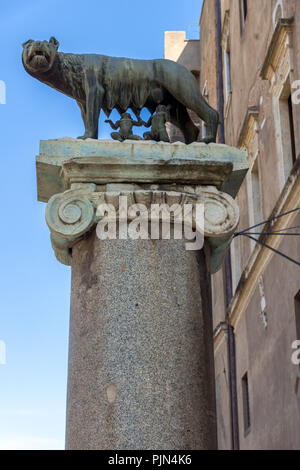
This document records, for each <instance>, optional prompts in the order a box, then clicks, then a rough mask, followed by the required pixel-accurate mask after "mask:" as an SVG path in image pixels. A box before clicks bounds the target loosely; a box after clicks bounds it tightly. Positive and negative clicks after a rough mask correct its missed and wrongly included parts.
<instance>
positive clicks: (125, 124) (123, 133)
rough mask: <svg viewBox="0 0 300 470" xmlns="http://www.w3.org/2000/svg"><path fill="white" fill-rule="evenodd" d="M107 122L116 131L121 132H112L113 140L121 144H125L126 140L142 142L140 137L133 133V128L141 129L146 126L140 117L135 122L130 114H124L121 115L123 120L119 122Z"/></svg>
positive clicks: (108, 120)
mask: <svg viewBox="0 0 300 470" xmlns="http://www.w3.org/2000/svg"><path fill="white" fill-rule="evenodd" d="M105 122H107V123H108V124H109V125H110V127H111V128H112V129H114V130H115V131H116V130H117V129H119V128H120V131H119V132H112V133H111V134H110V135H111V138H112V139H114V140H118V141H119V142H123V141H124V140H126V139H129V140H142V138H141V137H140V136H139V135H135V134H133V132H132V128H133V126H138V127H140V126H142V125H143V124H144V123H143V121H142V120H141V119H140V117H139V118H138V120H137V121H134V120H133V119H132V117H131V116H130V114H129V113H123V114H122V115H121V119H119V120H118V121H117V122H115V123H113V122H112V121H111V120H110V119H106V121H105Z"/></svg>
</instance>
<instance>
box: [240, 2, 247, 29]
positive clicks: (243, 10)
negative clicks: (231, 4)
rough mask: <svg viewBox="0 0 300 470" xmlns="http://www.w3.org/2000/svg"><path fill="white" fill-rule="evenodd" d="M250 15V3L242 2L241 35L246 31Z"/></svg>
mask: <svg viewBox="0 0 300 470" xmlns="http://www.w3.org/2000/svg"><path fill="white" fill-rule="evenodd" d="M247 15H248V1H247V0H240V17H241V33H242V32H243V31H244V28H245V23H246V19H247Z"/></svg>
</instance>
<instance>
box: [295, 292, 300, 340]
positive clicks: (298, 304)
mask: <svg viewBox="0 0 300 470" xmlns="http://www.w3.org/2000/svg"><path fill="white" fill-rule="evenodd" d="M295 316H296V333H297V340H298V341H300V290H299V292H298V294H297V295H296V297H295Z"/></svg>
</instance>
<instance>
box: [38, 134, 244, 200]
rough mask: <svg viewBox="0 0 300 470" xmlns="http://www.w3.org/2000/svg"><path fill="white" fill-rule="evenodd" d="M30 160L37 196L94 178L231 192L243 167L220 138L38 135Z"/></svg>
mask: <svg viewBox="0 0 300 470" xmlns="http://www.w3.org/2000/svg"><path fill="white" fill-rule="evenodd" d="M83 157H84V158H83ZM36 165H37V183H38V199H39V200H40V201H43V202H47V201H48V199H49V198H50V197H51V196H53V195H54V194H57V193H59V192H62V190H63V189H68V188H69V187H70V184H71V183H72V182H88V183H95V182H96V181H95V179H97V182H98V184H103V183H113V182H115V183H116V182H120V183H121V182H124V183H125V182H127V183H128V182H130V183H159V182H160V183H162V182H164V183H167V182H169V183H170V182H171V183H174V182H176V183H177V184H178V183H180V182H183V183H185V184H195V185H199V184H207V185H214V186H216V187H217V188H218V189H221V190H222V191H224V192H226V193H228V194H230V195H231V196H232V197H235V196H236V194H237V191H238V190H239V188H240V185H241V184H242V181H243V179H244V177H245V175H246V172H247V170H248V164H247V155H246V152H244V151H243V150H238V149H235V148H232V147H228V146H226V145H221V144H209V145H206V144H203V143H194V144H191V145H184V144H182V143H178V142H177V143H174V144H171V145H170V144H168V143H162V142H161V143H153V142H150V141H145V142H143V141H141V142H132V141H125V142H122V143H120V142H116V141H98V140H93V139H88V140H86V141H82V140H77V139H70V138H64V139H59V140H48V141H41V145H40V155H39V156H38V157H37V161H36ZM62 168H63V172H61V170H62ZM91 178H92V179H91Z"/></svg>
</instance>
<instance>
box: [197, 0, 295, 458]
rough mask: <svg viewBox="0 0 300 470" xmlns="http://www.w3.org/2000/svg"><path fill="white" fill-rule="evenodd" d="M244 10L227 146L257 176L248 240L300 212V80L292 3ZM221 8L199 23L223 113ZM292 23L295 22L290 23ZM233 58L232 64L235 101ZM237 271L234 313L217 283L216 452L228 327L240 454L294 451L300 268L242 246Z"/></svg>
mask: <svg viewBox="0 0 300 470" xmlns="http://www.w3.org/2000/svg"><path fill="white" fill-rule="evenodd" d="M247 3H248V12H247V16H246V19H245V22H244V27H243V26H242V25H241V12H240V2H239V1H238V0H221V16H222V47H223V51H222V52H223V78H224V99H225V101H224V113H225V140H226V144H228V145H231V146H238V147H239V146H243V147H246V148H247V150H248V161H249V166H250V170H249V173H248V175H247V178H246V180H245V181H244V183H243V185H242V187H241V189H240V192H239V194H238V197H237V202H238V205H239V206H240V208H241V220H240V229H241V230H242V229H245V228H247V227H249V226H251V225H254V224H255V223H257V222H258V221H263V220H266V219H268V218H269V217H271V216H276V215H279V214H280V213H283V212H285V211H287V210H291V209H294V208H296V207H299V206H300V204H299V201H300V184H299V178H300V177H299V158H298V159H297V161H295V160H294V161H292V160H290V161H287V153H289V152H290V147H289V146H290V145H291V144H290V138H291V137H290V129H289V122H288V115H287V114H286V112H285V109H287V108H285V107H286V106H287V98H288V97H289V95H290V93H291V90H290V88H289V87H290V86H291V85H292V83H293V81H294V80H299V79H300V47H299V45H298V42H297V40H296V38H297V37H298V30H299V28H300V4H299V2H297V1H294V0H283V1H280V0H279V1H277V0H251V1H249V0H248V2H247ZM214 6H215V2H211V1H209V0H205V1H204V4H203V10H202V15H201V20H200V26H201V40H200V45H201V52H200V56H201V80H200V83H201V86H203V85H204V83H207V89H208V90H209V92H208V98H209V102H210V104H212V105H217V103H216V97H217V82H216V78H217V67H216V61H214V56H215V50H216V49H215V48H216V45H217V44H216V37H215V31H216V29H215V24H216V22H215V16H214V15H215V14H214ZM291 16H294V20H293V21H290V22H289V21H288V19H289V18H290V17H291ZM280 20H281V22H280ZM278 22H279V23H280V24H279V23H278ZM276 25H277V29H276ZM207 38H209V40H207ZM226 53H229V55H230V67H229V68H230V75H231V89H230V90H229V92H228V90H226V83H225V82H226V57H225V54H226ZM268 74H269V75H268ZM269 76H270V78H268V77H269ZM298 106H299V105H295V104H294V105H293V119H294V128H295V147H296V157H297V156H298V154H299V149H300V113H299V112H298ZM286 149H287V150H286ZM297 164H298V167H297ZM295 215H296V214H295V213H293V214H292V216H291V217H285V218H283V219H279V220H281V227H282V228H283V229H284V228H285V227H290V226H296V225H299V223H300V218H299V217H300V216H299V215H298V217H297V218H295ZM272 230H274V227H272ZM298 232H299V231H298ZM265 241H266V242H268V243H269V244H270V245H271V246H273V247H274V248H277V249H279V250H280V251H282V252H284V253H286V254H288V255H289V256H291V257H293V258H295V259H298V260H300V250H299V242H298V238H296V237H283V238H280V240H279V237H266V238H265ZM231 269H232V280H233V286H232V287H233V295H234V297H233V300H232V302H231V305H230V307H229V309H228V310H227V311H226V308H225V294H224V293H225V283H224V279H225V274H224V272H223V273H218V274H217V275H215V276H214V279H213V315H214V327H215V364H216V390H217V412H218V438H219V448H221V449H228V448H230V447H231V445H232V443H231V417H230V394H229V363H228V345H227V337H226V327H223V328H222V325H224V324H225V325H226V323H228V322H230V323H231V325H232V326H233V327H234V330H235V341H236V371H237V372H236V375H237V377H236V379H237V401H238V424H239V438H240V447H241V449H297V448H299V445H300V439H299V435H298V433H297V432H296V428H297V426H299V407H300V391H299V392H298V390H297V387H296V384H297V375H298V373H299V370H298V368H297V367H296V366H295V365H293V364H292V362H291V355H292V349H291V345H292V342H293V341H295V340H296V339H297V337H296V319H295V304H294V298H295V296H296V294H297V292H298V291H299V289H300V281H299V279H300V277H299V267H297V266H296V265H294V264H292V263H291V262H289V261H286V260H284V259H283V258H281V257H279V256H278V255H273V253H272V252H270V250H267V249H261V247H259V246H258V245H257V244H255V242H253V241H251V240H249V239H247V238H246V237H240V238H237V239H236V240H235V242H234V244H233V245H232V247H231ZM246 373H247V376H248V387H249V406H250V423H251V424H250V428H249V429H245V416H244V403H243V401H245V397H243V394H244V393H243V389H242V388H243V385H242V384H243V382H242V378H243V377H245V374H246Z"/></svg>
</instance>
